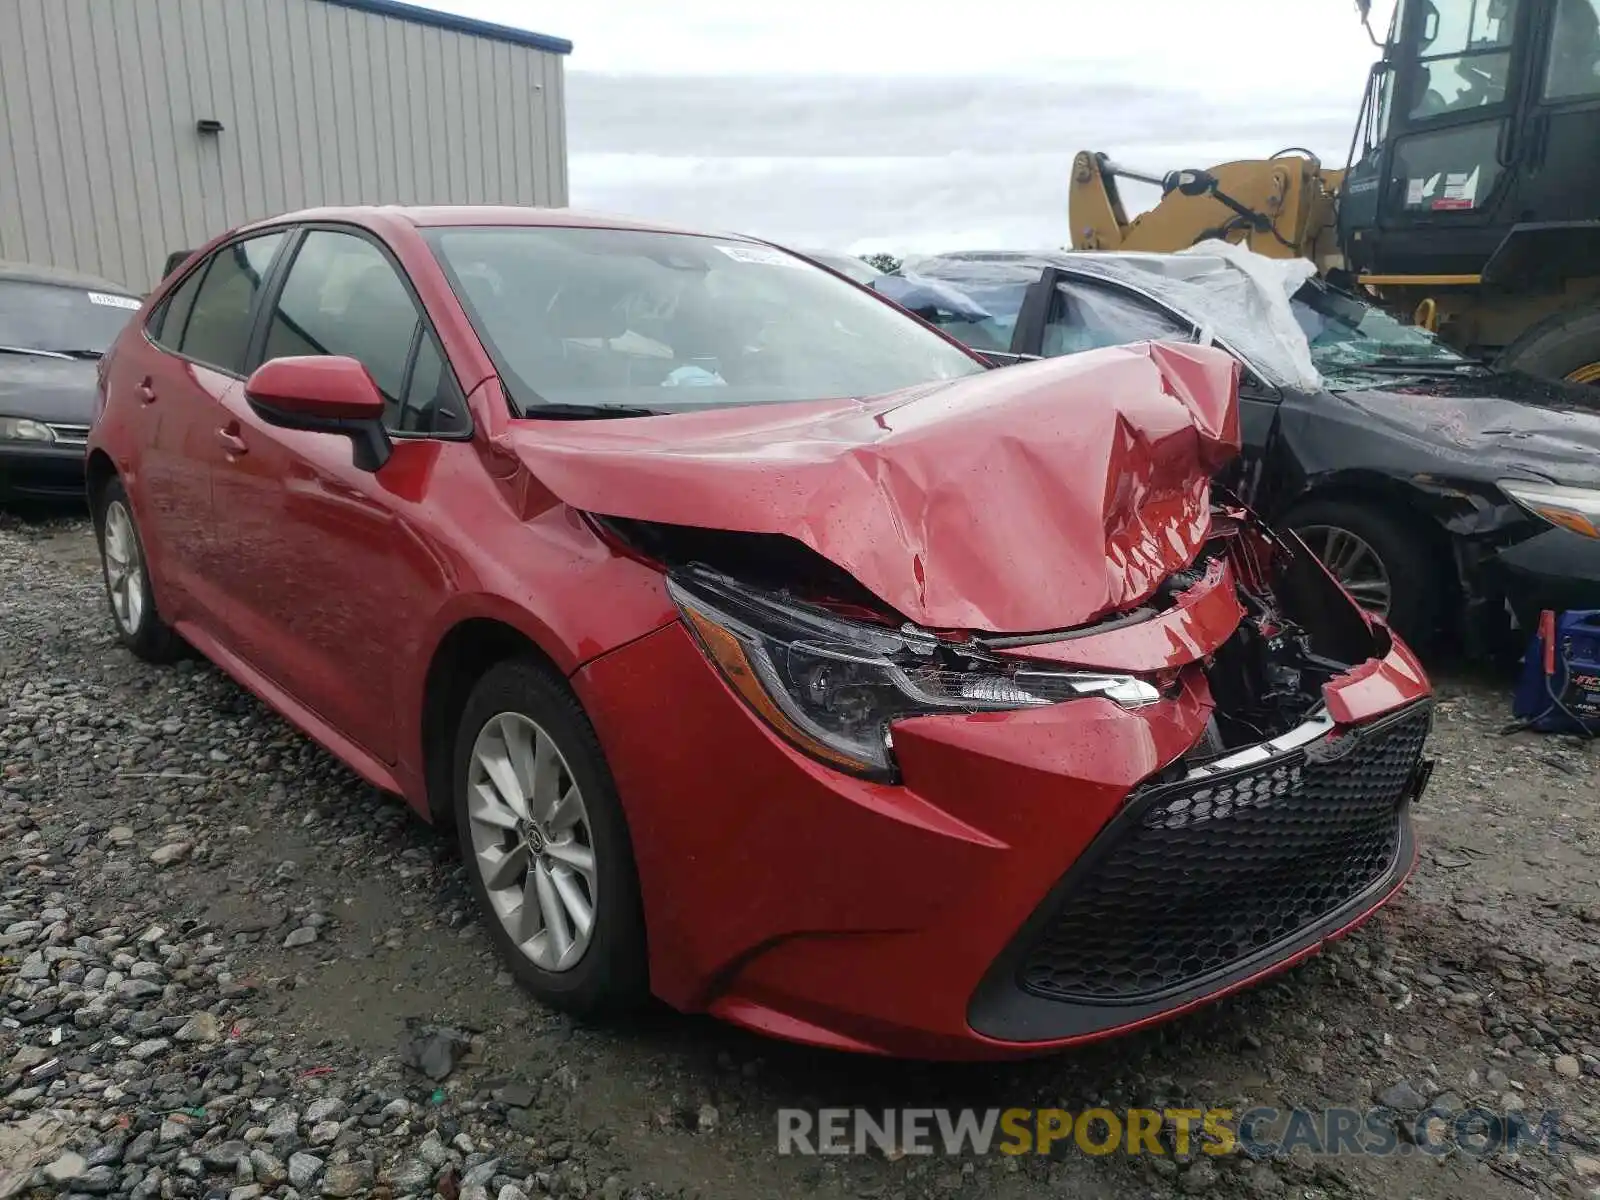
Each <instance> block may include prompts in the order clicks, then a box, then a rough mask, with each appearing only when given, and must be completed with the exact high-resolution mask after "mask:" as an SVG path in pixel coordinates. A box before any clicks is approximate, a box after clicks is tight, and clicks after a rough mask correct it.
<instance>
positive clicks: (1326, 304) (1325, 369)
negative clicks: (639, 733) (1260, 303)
mask: <svg viewBox="0 0 1600 1200" xmlns="http://www.w3.org/2000/svg"><path fill="white" fill-rule="evenodd" d="M1290 307H1292V308H1293V309H1294V316H1295V320H1296V321H1298V322H1299V323H1300V328H1301V329H1302V330H1304V331H1305V335H1306V340H1307V342H1308V343H1309V344H1310V347H1311V361H1312V362H1313V363H1314V364H1316V368H1317V370H1318V371H1319V372H1320V373H1321V374H1322V376H1323V378H1324V379H1326V380H1328V381H1330V382H1339V381H1342V380H1345V379H1349V378H1351V377H1353V376H1360V375H1362V374H1363V373H1365V372H1368V371H1370V370H1371V369H1373V368H1378V369H1380V370H1381V369H1385V368H1387V367H1391V366H1404V367H1408V368H1418V367H1427V366H1430V365H1432V364H1435V363H1437V364H1438V365H1439V366H1440V367H1441V368H1444V369H1446V370H1449V369H1452V368H1454V367H1460V366H1465V365H1467V363H1468V361H1469V360H1467V359H1465V358H1463V357H1462V356H1461V355H1459V354H1457V353H1456V352H1455V351H1454V350H1452V349H1450V348H1449V347H1448V346H1446V345H1445V344H1444V343H1443V342H1441V341H1439V340H1438V339H1437V338H1436V337H1434V335H1433V334H1431V333H1429V332H1428V331H1427V330H1426V329H1423V328H1421V327H1420V326H1417V325H1405V324H1402V323H1401V322H1400V321H1397V320H1395V318H1394V317H1391V316H1390V315H1389V314H1388V313H1386V312H1383V311H1382V310H1380V309H1377V308H1374V307H1373V306H1372V305H1370V304H1367V303H1365V302H1364V301H1362V300H1360V299H1358V298H1356V297H1355V296H1350V295H1346V294H1344V293H1342V292H1338V291H1335V290H1334V289H1333V288H1330V287H1328V286H1327V285H1325V284H1321V283H1317V282H1315V281H1313V282H1311V283H1307V284H1306V285H1305V286H1303V287H1302V288H1301V289H1300V290H1299V291H1298V292H1296V293H1295V295H1294V299H1293V300H1292V301H1291V302H1290Z"/></svg>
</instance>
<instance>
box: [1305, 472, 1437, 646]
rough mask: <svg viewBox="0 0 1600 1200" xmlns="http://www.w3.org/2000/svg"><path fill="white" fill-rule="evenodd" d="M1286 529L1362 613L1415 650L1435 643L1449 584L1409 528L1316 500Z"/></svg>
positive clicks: (1362, 507) (1367, 510)
mask: <svg viewBox="0 0 1600 1200" xmlns="http://www.w3.org/2000/svg"><path fill="white" fill-rule="evenodd" d="M1283 524H1284V525H1285V526H1287V527H1288V528H1290V529H1292V530H1294V532H1295V533H1297V534H1298V535H1299V536H1300V538H1301V539H1302V540H1303V541H1304V542H1305V544H1306V545H1307V546H1308V547H1310V549H1311V552H1312V553H1313V554H1315V555H1316V556H1317V557H1318V558H1319V559H1321V560H1322V564H1323V565H1324V566H1325V567H1327V568H1328V570H1329V571H1330V572H1331V573H1332V574H1333V576H1334V577H1335V578H1337V579H1338V580H1339V582H1340V583H1341V584H1342V585H1343V586H1344V588H1345V590H1346V591H1347V592H1349V593H1350V595H1351V596H1352V597H1353V598H1354V599H1355V601H1356V603H1357V604H1359V605H1361V607H1362V608H1364V609H1366V610H1367V611H1369V612H1372V613H1375V614H1377V615H1378V616H1380V617H1382V618H1383V619H1384V620H1385V621H1387V622H1388V623H1389V625H1390V627H1391V628H1393V629H1394V630H1395V631H1396V632H1397V633H1399V635H1400V636H1401V637H1402V638H1403V639H1404V640H1405V641H1406V642H1407V643H1409V644H1410V645H1412V646H1416V647H1419V648H1420V647H1423V646H1426V645H1427V644H1428V643H1429V642H1430V641H1431V640H1432V638H1433V636H1434V634H1435V632H1436V630H1437V627H1438V622H1439V614H1440V599H1441V596H1442V595H1443V593H1444V587H1445V585H1444V584H1443V583H1442V582H1441V581H1440V579H1439V577H1438V572H1437V569H1436V567H1435V558H1434V555H1433V554H1432V552H1431V550H1430V547H1429V546H1428V544H1427V543H1426V542H1425V541H1424V540H1423V539H1422V538H1420V537H1418V536H1417V534H1416V533H1415V532H1414V531H1413V530H1412V529H1411V528H1410V527H1409V526H1407V525H1405V524H1404V523H1402V522H1400V521H1397V520H1395V519H1393V518H1392V517H1390V516H1388V515H1387V514H1385V513H1381V512H1378V511H1377V510H1376V509H1375V508H1372V507H1370V506H1369V505H1366V504H1360V503H1355V502H1352V501H1349V500H1316V499H1313V500H1310V501H1308V502H1307V503H1305V504H1302V505H1300V506H1298V507H1297V508H1295V509H1294V510H1292V511H1291V512H1290V513H1289V514H1288V515H1287V516H1286V517H1285V518H1284V521H1283Z"/></svg>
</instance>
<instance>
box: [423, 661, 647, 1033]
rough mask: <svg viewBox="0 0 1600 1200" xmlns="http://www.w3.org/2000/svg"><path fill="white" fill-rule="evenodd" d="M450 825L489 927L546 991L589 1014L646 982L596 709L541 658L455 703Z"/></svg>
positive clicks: (494, 671) (511, 963)
mask: <svg viewBox="0 0 1600 1200" xmlns="http://www.w3.org/2000/svg"><path fill="white" fill-rule="evenodd" d="M452 776H453V785H454V789H455V818H456V831H457V835H458V839H459V843H460V846H461V856H462V859H463V861H464V863H465V865H466V869H467V875H468V878H469V879H470V880H471V881H472V891H473V895H474V896H475V897H476V898H477V901H478V908H479V911H480V912H481V913H482V916H483V920H484V925H485V927H486V928H487V930H488V932H489V938H490V940H491V941H492V942H493V943H494V945H495V948H496V950H497V951H498V952H499V953H500V955H501V957H502V959H503V960H504V961H505V963H506V966H507V968H508V969H509V970H510V971H511V974H512V975H513V976H514V977H515V978H516V979H517V981H518V982H519V983H521V984H522V985H523V986H524V987H526V988H527V989H528V990H529V991H530V992H532V993H533V994H534V995H535V996H536V997H537V998H538V999H540V1000H541V1001H543V1002H545V1003H546V1004H549V1005H551V1006H552V1007H554V1008H559V1009H562V1010H564V1011H567V1012H571V1013H576V1014H581V1015H589V1014H595V1013H598V1012H602V1011H617V1010H622V1009H627V1008H631V1007H633V1006H635V1005H636V1004H638V1003H639V1002H640V1001H641V1000H643V998H644V996H645V994H646V992H647V990H648V968H647V965H646V955H645V925H644V914H643V907H642V905H641V903H640V899H639V883H638V875H637V872H636V870H635V868H634V861H633V846H632V842H631V840H630V837H629V833H628V825H627V820H626V818H625V816H624V814H623V811H622V804H621V802H620V801H619V800H618V798H617V791H616V785H615V784H614V783H613V782H612V779H611V772H610V769H609V767H608V766H607V765H606V761H605V756H604V754H603V753H602V752H601V749H600V743H599V739H598V738H596V737H595V733H594V729H593V728H592V727H591V726H590V724H589V721H588V718H587V717H586V716H585V715H584V713H583V710H582V709H581V708H579V706H578V703H577V701H576V700H575V699H574V698H573V696H572V694H571V693H570V692H569V691H568V690H567V688H566V686H565V685H564V683H562V682H561V681H560V680H559V679H558V678H556V677H555V676H554V675H553V674H551V673H550V672H549V671H547V670H545V669H544V668H542V667H541V666H539V665H538V664H536V663H533V662H529V661H523V660H513V661H510V662H503V663H500V664H499V665H497V666H495V667H492V668H491V669H490V670H489V671H488V672H487V673H486V674H485V675H484V676H483V678H482V679H480V680H479V681H478V683H477V685H476V686H475V687H474V688H473V689H472V693H471V695H470V696H469V697H468V699H467V703H466V705H465V707H464V709H463V711H462V714H461V722H460V725H459V727H458V731H457V734H456V745H455V755H454V760H453V771H452Z"/></svg>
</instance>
